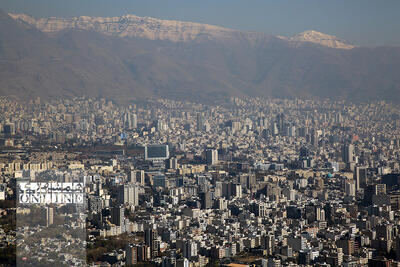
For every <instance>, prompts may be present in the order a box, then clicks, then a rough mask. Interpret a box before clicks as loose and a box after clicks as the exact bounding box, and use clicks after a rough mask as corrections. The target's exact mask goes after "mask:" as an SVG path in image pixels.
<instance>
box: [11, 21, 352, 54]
mask: <svg viewBox="0 0 400 267" xmlns="http://www.w3.org/2000/svg"><path fill="white" fill-rule="evenodd" d="M9 15H10V16H11V17H12V18H13V19H15V20H19V21H23V22H25V23H28V24H30V25H33V26H35V27H36V28H38V29H40V30H41V31H44V32H59V31H62V30H66V29H69V30H71V29H75V30H93V31H96V32H100V33H104V34H108V35H114V36H119V37H140V38H147V39H151V40H169V41H173V42H182V41H183V42H185V41H191V40H195V39H198V38H203V39H204V38H206V39H220V40H221V39H234V38H237V36H238V35H242V37H245V38H247V39H249V40H254V39H258V38H260V37H262V36H267V35H266V34H263V33H255V32H240V31H236V30H232V29H227V28H222V27H217V26H212V25H208V24H200V23H193V22H182V21H174V20H161V19H155V18H150V17H138V16H135V15H125V16H121V17H105V18H103V17H87V16H81V17H74V18H56V17H51V18H39V19H35V18H33V17H30V16H28V15H26V14H9ZM278 38H281V39H284V40H286V41H288V42H291V43H293V44H294V45H300V44H302V43H304V42H310V43H315V44H319V45H323V46H327V47H331V48H338V49H352V48H354V46H353V45H351V44H349V43H347V42H346V41H344V40H342V39H339V38H337V37H335V36H332V35H328V34H324V33H320V32H317V31H313V30H311V31H305V32H302V33H299V34H297V35H295V36H293V37H290V38H287V37H282V36H279V37H278Z"/></svg>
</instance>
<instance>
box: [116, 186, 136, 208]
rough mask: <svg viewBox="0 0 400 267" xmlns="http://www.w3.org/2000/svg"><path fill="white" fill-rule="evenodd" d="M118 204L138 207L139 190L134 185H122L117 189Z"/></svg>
mask: <svg viewBox="0 0 400 267" xmlns="http://www.w3.org/2000/svg"><path fill="white" fill-rule="evenodd" d="M117 199H118V203H119V204H129V205H132V206H137V205H139V188H138V186H137V185H135V184H124V185H120V186H119V187H118V196H117Z"/></svg>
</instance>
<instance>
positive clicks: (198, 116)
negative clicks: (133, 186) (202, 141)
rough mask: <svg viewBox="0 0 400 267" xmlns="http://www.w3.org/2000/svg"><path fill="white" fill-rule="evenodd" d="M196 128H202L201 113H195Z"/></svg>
mask: <svg viewBox="0 0 400 267" xmlns="http://www.w3.org/2000/svg"><path fill="white" fill-rule="evenodd" d="M196 130H197V131H203V130H204V118H203V114H201V113H197V121H196Z"/></svg>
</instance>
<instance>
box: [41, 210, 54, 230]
mask: <svg viewBox="0 0 400 267" xmlns="http://www.w3.org/2000/svg"><path fill="white" fill-rule="evenodd" d="M43 215H44V216H43V217H44V218H46V227H49V226H50V225H52V224H53V223H54V208H52V207H45V208H44V210H43Z"/></svg>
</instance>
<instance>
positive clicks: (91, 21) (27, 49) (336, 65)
mask: <svg viewBox="0 0 400 267" xmlns="http://www.w3.org/2000/svg"><path fill="white" fill-rule="evenodd" d="M0 62H1V65H0V95H7V96H14V97H16V98H22V99H27V98H31V97H35V96H41V97H44V98H47V97H63V96H73V95H90V96H104V97H109V98H113V99H115V100H117V101H129V100H132V99H138V98H143V97H147V96H160V97H167V98H173V99H190V100H196V101H210V100H212V101H214V100H218V99H223V98H225V97H226V96H263V97H268V96H272V97H289V98H294V97H306V98H310V97H320V98H325V97H329V98H333V99H348V100H355V101H370V100H376V99H382V100H387V101H394V102H397V103H399V102H400V48H399V47H376V48H368V47H357V46H354V45H352V44H349V43H347V42H346V41H344V40H341V39H339V38H337V37H334V36H331V35H327V34H323V33H319V32H316V31H307V32H304V33H300V34H298V35H295V36H293V37H282V36H272V35H267V34H264V33H255V32H241V31H236V30H232V29H226V28H222V27H216V26H211V25H204V24H198V23H190V22H179V21H165V20H158V19H154V18H147V17H146V18H141V17H137V16H134V15H126V16H123V17H115V18H92V17H79V18H70V19H60V18H49V19H34V18H32V17H29V16H27V15H21V14H11V15H10V16H9V15H8V14H6V13H5V12H1V11H0Z"/></svg>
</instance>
